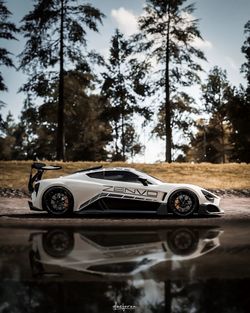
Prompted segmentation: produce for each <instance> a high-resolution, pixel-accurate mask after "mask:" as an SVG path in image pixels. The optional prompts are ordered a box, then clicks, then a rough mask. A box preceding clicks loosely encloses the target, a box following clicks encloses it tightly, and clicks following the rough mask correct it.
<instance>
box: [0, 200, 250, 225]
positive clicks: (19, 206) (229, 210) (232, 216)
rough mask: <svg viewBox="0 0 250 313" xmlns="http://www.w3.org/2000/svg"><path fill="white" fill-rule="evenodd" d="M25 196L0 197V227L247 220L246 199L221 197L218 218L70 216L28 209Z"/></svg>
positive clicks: (249, 202) (248, 203) (248, 205)
mask: <svg viewBox="0 0 250 313" xmlns="http://www.w3.org/2000/svg"><path fill="white" fill-rule="evenodd" d="M27 200H28V199H24V198H23V199H18V198H1V197H0V226H2V227H5V226H18V227H25V226H27V227H32V226H34V227H37V226H55V225H58V226H66V227H67V226H71V227H72V226H73V227H74V226H75V227H82V226H83V227H85V226H86V227H106V226H107V227H110V226H112V227H140V226H141V227H145V226H151V227H154V226H155V227H158V226H168V225H169V226H170V225H190V226H192V225H211V224H212V225H223V224H227V223H231V222H234V223H235V222H239V223H244V222H247V223H249V222H250V198H244V197H242V198H240V197H225V198H222V200H221V207H222V208H223V209H224V211H225V214H224V215H223V216H221V217H195V218H188V219H187V218H186V219H180V218H173V217H170V218H169V217H168V218H165V217H161V218H159V217H157V216H152V215H150V216H145V215H143V216H141V215H136V216H134V215H129V216H128V215H122V216H121V215H105V216H103V215H98V216H87V217H86V216H81V217H79V216H73V217H72V218H51V217H50V216H48V214H47V213H40V212H32V211H30V210H29V208H28V204H27Z"/></svg>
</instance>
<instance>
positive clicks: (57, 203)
mask: <svg viewBox="0 0 250 313" xmlns="http://www.w3.org/2000/svg"><path fill="white" fill-rule="evenodd" d="M60 168H61V167H60V166H46V165H45V164H43V163H33V164H32V166H31V173H30V180H29V191H30V193H31V201H29V206H30V209H31V210H35V211H47V212H48V213H50V214H51V215H54V216H66V215H69V214H71V213H73V212H74V213H77V214H94V213H98V214H99V213H137V214H138V213H144V214H145V213H156V214H158V215H162V216H164V215H165V216H166V215H175V216H179V217H187V216H190V215H214V214H215V215H217V214H222V213H223V211H222V210H221V209H220V208H219V202H220V198H219V197H217V196H216V195H214V194H212V193H211V192H209V191H207V190H205V189H203V188H201V187H198V186H195V185H189V184H170V183H164V182H162V181H160V180H159V179H156V178H154V177H152V176H150V175H148V174H146V173H143V172H140V171H138V170H136V169H133V168H121V167H117V168H102V166H98V167H94V168H89V169H83V170H79V171H77V172H75V173H73V174H70V175H66V176H61V177H59V178H53V179H42V175H43V173H44V171H46V170H57V169H60ZM33 169H35V170H36V171H37V172H36V173H35V174H34V175H33V173H32V171H33Z"/></svg>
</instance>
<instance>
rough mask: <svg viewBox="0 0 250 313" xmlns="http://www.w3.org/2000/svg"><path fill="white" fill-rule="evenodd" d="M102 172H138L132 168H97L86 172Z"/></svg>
mask: <svg viewBox="0 0 250 313" xmlns="http://www.w3.org/2000/svg"><path fill="white" fill-rule="evenodd" d="M101 171H105V172H106V171H129V172H137V170H136V169H134V168H131V167H102V168H98V169H97V168H95V169H88V170H86V171H84V172H85V173H86V174H87V173H89V172H91V173H94V172H101Z"/></svg>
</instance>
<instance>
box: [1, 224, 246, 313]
mask: <svg viewBox="0 0 250 313" xmlns="http://www.w3.org/2000/svg"><path fill="white" fill-rule="evenodd" d="M249 264H250V228H249V225H247V224H245V225H243V226H242V227H239V226H237V225H235V226H234V225H231V226H227V227H225V228H221V227H216V226H206V227H205V226H204V227H203V226H200V227H199V226H195V227H186V226H181V227H168V228H166V227H165V228H158V229H156V228H154V229H153V230H152V229H150V228H140V229H135V228H133V229H130V230H128V229H127V230H124V229H123V230H119V229H112V228H110V229H107V228H105V229H99V228H96V229H95V230H93V228H92V229H86V228H80V227H79V228H74V229H73V228H60V227H56V228H53V227H50V228H40V229H18V228H0V278H1V279H0V312H3V313H6V312H11V313H15V312H25V313H26V312H36V313H39V312H48V313H50V312H74V313H78V312H81V313H82V312H87V313H92V312H93V313H99V312H100V313H105V312H142V313H144V312H145V313H147V312H148V313H161V312H209V313H210V312H213V313H216V312H219V313H222V312H249V307H250V299H249V291H248V290H249V284H250V266H249Z"/></svg>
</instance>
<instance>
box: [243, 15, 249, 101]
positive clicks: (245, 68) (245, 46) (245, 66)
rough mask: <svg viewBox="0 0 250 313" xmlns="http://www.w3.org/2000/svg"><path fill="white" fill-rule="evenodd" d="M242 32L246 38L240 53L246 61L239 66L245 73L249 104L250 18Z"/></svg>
mask: <svg viewBox="0 0 250 313" xmlns="http://www.w3.org/2000/svg"><path fill="white" fill-rule="evenodd" d="M244 33H245V34H246V40H245V42H244V44H243V46H242V48H241V51H242V53H244V55H245V57H246V62H245V63H244V64H243V65H242V67H241V72H242V73H244V74H245V78H246V80H247V89H246V93H247V101H248V104H249V105H250V20H249V21H248V22H247V23H246V25H245V27H244Z"/></svg>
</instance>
